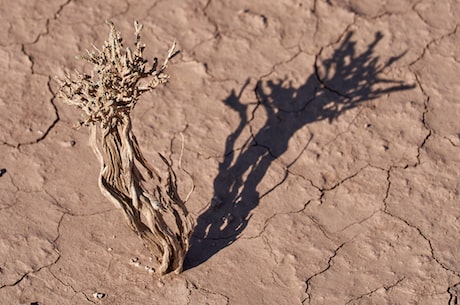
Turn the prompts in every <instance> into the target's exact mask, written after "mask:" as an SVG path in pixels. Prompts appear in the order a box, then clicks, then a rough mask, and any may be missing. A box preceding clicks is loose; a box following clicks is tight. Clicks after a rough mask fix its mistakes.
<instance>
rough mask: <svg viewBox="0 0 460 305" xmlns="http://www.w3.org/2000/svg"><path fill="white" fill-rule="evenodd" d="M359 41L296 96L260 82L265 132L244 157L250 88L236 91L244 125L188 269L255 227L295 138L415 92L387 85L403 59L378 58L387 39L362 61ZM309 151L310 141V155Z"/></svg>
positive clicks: (343, 48) (289, 88) (202, 220)
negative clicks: (269, 180)
mask: <svg viewBox="0 0 460 305" xmlns="http://www.w3.org/2000/svg"><path fill="white" fill-rule="evenodd" d="M352 36H353V32H350V33H348V35H347V36H346V37H345V38H344V40H343V42H342V43H341V45H340V46H339V47H338V48H337V49H336V50H335V51H334V53H333V55H332V56H331V57H330V58H329V59H326V60H323V61H322V66H323V69H324V71H323V73H322V77H320V76H319V73H320V72H319V71H318V70H317V69H316V70H315V73H314V74H312V75H310V76H309V77H308V78H307V80H306V81H305V83H304V84H303V85H302V86H300V87H297V88H295V87H294V86H293V85H292V83H291V82H289V81H288V80H286V79H284V80H268V81H266V83H265V87H266V88H268V90H262V89H261V87H262V86H261V82H259V83H258V84H257V86H256V88H255V92H256V94H257V96H258V101H259V102H258V105H257V107H263V109H264V110H265V112H266V121H265V123H264V125H263V127H262V128H260V130H258V131H256V132H254V131H253V133H252V134H253V136H252V137H251V138H250V139H248V140H247V142H246V143H245V144H244V146H243V147H242V149H240V150H237V149H236V147H235V143H236V140H237V139H238V138H239V137H240V136H241V134H242V132H243V130H244V128H245V127H246V126H247V124H248V122H249V120H248V116H247V113H248V111H247V107H248V105H246V104H243V103H241V101H240V98H241V95H242V92H243V91H244V90H245V89H246V87H247V85H248V83H249V81H247V82H246V84H244V86H243V87H242V88H241V90H240V92H239V93H236V92H235V90H232V92H231V93H230V95H229V96H228V97H227V98H226V99H225V100H224V101H223V102H224V103H225V104H226V105H227V106H228V107H229V108H231V109H232V110H233V111H236V112H237V113H238V114H239V116H240V123H239V125H238V126H237V127H236V129H235V130H234V131H233V132H232V133H231V134H230V135H229V136H228V137H227V139H226V142H225V152H226V155H225V157H224V160H223V161H222V162H221V163H220V164H219V172H218V175H217V176H216V178H215V179H214V197H213V199H212V200H211V201H210V204H209V206H208V208H207V209H206V210H205V211H204V212H203V213H202V214H201V215H199V217H198V219H197V224H196V228H195V231H194V234H193V237H192V244H191V248H190V250H189V252H188V254H187V258H186V261H185V268H186V269H189V268H193V267H195V266H197V265H199V264H201V263H203V262H205V261H206V260H208V259H209V258H210V257H212V256H213V255H214V254H216V253H217V252H219V251H220V250H222V249H223V248H225V247H227V246H229V245H230V244H232V243H233V242H234V241H235V240H237V238H238V236H239V235H240V234H241V233H242V232H243V230H244V229H245V228H246V226H247V225H248V222H249V220H250V218H251V215H250V212H251V211H252V210H253V209H254V208H255V207H257V205H258V204H259V201H260V198H261V195H260V194H259V193H258V191H257V186H258V184H259V183H260V182H261V181H262V179H263V177H264V175H265V173H266V172H267V170H268V168H269V167H270V165H271V164H272V162H273V161H274V160H276V159H277V158H278V157H280V156H281V155H282V154H283V153H284V152H286V151H287V149H288V142H289V139H290V138H291V137H292V136H293V135H294V133H295V132H296V131H298V130H299V129H300V128H302V127H303V126H305V125H306V124H309V123H312V122H316V121H321V120H328V121H329V122H332V121H333V120H334V119H336V118H337V117H338V116H340V115H341V114H342V113H344V112H345V111H347V110H349V109H353V108H355V107H358V106H359V105H360V104H362V103H363V102H366V101H369V100H372V99H376V98H378V97H380V96H381V95H383V94H388V93H391V92H394V91H401V90H408V89H412V88H414V86H413V85H407V84H404V82H402V81H397V80H389V79H385V78H382V77H381V74H382V72H383V70H384V69H385V68H386V67H388V66H390V65H391V64H393V63H394V62H395V61H397V60H398V59H399V58H401V57H402V56H403V55H404V54H401V55H399V56H396V57H392V58H390V59H389V60H388V62H387V63H385V64H379V57H378V56H375V55H373V53H374V49H375V47H376V46H377V44H378V42H379V41H380V40H381V39H382V37H383V36H382V34H381V33H376V35H375V39H374V40H373V42H372V43H371V44H369V45H368V47H367V50H366V51H365V52H363V53H361V54H356V42H354V41H352V39H351V38H352ZM316 67H317V65H316ZM264 91H269V93H268V94H267V93H265V92H264ZM310 140H311V138H310ZM308 143H309V140H306V143H305V148H304V149H306V147H307V146H308ZM245 174H246V175H245ZM244 176H245V179H243V177H244ZM278 185H279V184H278ZM278 185H277V186H278ZM277 186H275V187H274V188H276V187H277ZM274 188H273V189H274ZM273 189H272V190H271V191H273Z"/></svg>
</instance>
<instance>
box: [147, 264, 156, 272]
mask: <svg viewBox="0 0 460 305" xmlns="http://www.w3.org/2000/svg"><path fill="white" fill-rule="evenodd" d="M145 270H147V271H148V272H149V273H154V272H155V269H153V268H152V267H149V266H145Z"/></svg>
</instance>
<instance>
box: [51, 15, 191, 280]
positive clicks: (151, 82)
mask: <svg viewBox="0 0 460 305" xmlns="http://www.w3.org/2000/svg"><path fill="white" fill-rule="evenodd" d="M108 24H109V25H110V27H111V29H110V34H109V38H108V40H107V41H106V42H105V43H104V46H103V47H102V50H99V49H98V48H96V47H94V46H93V48H94V50H92V51H87V55H86V56H82V58H83V59H85V60H86V61H88V62H89V63H91V64H92V65H94V69H93V71H92V73H91V74H85V73H80V72H78V71H75V73H74V75H66V76H65V77H64V79H63V80H60V83H61V87H60V90H59V93H58V95H59V96H60V97H61V98H63V100H64V101H65V102H67V103H68V104H70V105H73V106H75V107H77V108H79V109H82V110H83V116H84V118H83V120H82V121H81V122H80V126H81V125H85V126H89V128H90V144H91V147H92V148H93V150H94V152H95V154H96V155H97V157H98V159H99V162H100V164H101V171H100V176H99V187H100V189H101V191H102V193H103V194H104V195H105V196H106V197H107V198H108V199H109V200H110V201H112V202H113V203H114V204H115V205H117V206H119V207H121V209H122V210H123V211H124V215H125V216H126V220H127V222H128V225H129V226H130V228H131V229H132V230H134V231H135V232H136V233H137V234H138V235H139V236H140V237H141V238H142V239H143V241H144V243H145V245H146V246H147V248H148V249H149V250H150V252H151V253H152V255H153V256H154V257H155V258H156V259H157V261H158V264H159V266H158V268H157V271H158V273H160V274H165V273H168V272H176V273H179V272H181V270H182V265H183V261H184V257H185V254H186V252H187V250H188V248H189V240H190V236H191V232H192V229H193V221H192V220H191V217H190V214H189V213H188V212H187V209H186V207H185V203H184V201H183V200H181V198H180V197H179V195H178V192H177V184H176V175H175V173H174V171H173V169H172V168H171V165H170V163H169V162H168V161H167V160H166V159H165V158H164V157H163V156H161V155H160V157H161V160H162V161H163V162H164V163H165V164H166V167H167V169H168V170H167V173H165V177H166V179H163V178H164V177H163V178H162V176H161V175H160V173H159V171H158V170H157V169H156V168H154V167H153V166H152V165H151V164H149V163H148V162H147V160H146V159H145V158H144V156H143V155H142V153H141V151H140V149H139V144H138V142H137V141H136V137H135V136H134V134H133V132H132V125H131V117H130V113H131V111H132V110H133V108H134V106H135V105H136V102H137V101H138V99H139V96H140V95H141V94H142V93H144V92H147V91H150V90H153V89H154V88H156V87H157V86H158V85H160V84H162V83H165V82H166V81H167V79H168V75H167V74H165V72H164V70H165V69H166V67H167V64H168V61H169V60H170V59H171V58H172V57H173V56H174V55H175V51H174V49H175V44H173V46H172V47H171V49H170V50H169V53H168V55H167V57H166V60H165V61H164V63H163V64H162V65H161V66H158V61H157V59H154V62H153V65H152V67H151V68H149V69H147V67H146V64H147V60H146V59H144V58H143V50H144V48H145V46H144V45H143V44H142V43H141V41H140V31H141V29H142V25H140V24H139V23H137V22H135V23H134V27H135V36H136V40H135V49H134V50H131V49H130V48H126V49H124V48H123V44H122V38H121V35H120V32H118V31H117V30H116V28H115V26H114V25H113V23H111V22H108Z"/></svg>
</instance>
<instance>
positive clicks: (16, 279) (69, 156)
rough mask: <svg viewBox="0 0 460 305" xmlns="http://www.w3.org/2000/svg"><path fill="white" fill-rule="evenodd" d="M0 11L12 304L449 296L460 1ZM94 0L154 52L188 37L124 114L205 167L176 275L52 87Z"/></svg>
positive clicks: (37, 5)
mask: <svg viewBox="0 0 460 305" xmlns="http://www.w3.org/2000/svg"><path fill="white" fill-rule="evenodd" d="M0 10H1V14H2V18H1V19H0V25H1V26H2V29H3V30H2V31H1V32H0V37H1V39H0V54H1V56H0V72H1V74H0V77H1V80H2V82H1V86H0V223H1V226H0V300H1V303H2V304H27V305H29V304H35V305H36V304H39V305H51V304H60V305H62V304H69V305H70V304H82V305H84V304H120V305H121V304H124V305H125V304H140V305H142V304H162V305H169V304H209V305H214V304H216V305H217V304H222V305H224V304H232V305H235V304H302V305H307V304H311V305H313V304H328V305H333V304H340V305H345V304H363V305H364V304H379V305H383V304H442V305H454V304H459V302H460V251H459V250H458V249H460V238H459V236H460V195H459V190H460V187H459V172H460V157H459V156H460V154H459V152H460V151H459V149H460V120H459V118H460V100H459V96H460V85H459V84H458V82H459V81H458V80H459V79H460V48H459V46H460V24H459V20H460V2H459V1H457V0H445V1H435V0H417V1H412V0H405V1H396V0H387V1H371V0H365V1H363V0H347V1H338V0H332V1H322V0H310V1H298V0H284V1H269V2H267V1H251V2H248V1H216V0H206V1H203V0H201V1H191V0H186V1H164V0H163V1H162V0H159V1H151V0H150V1H147V0H136V1H134V0H126V1H123V0H117V1H89V0H50V1H38V0H37V1H30V0H19V1H14V2H13V1H10V2H7V1H1V2H0ZM106 19H111V20H113V21H114V22H115V24H116V25H117V26H118V28H119V29H120V31H121V32H122V34H123V37H124V38H125V42H126V43H127V44H131V43H132V42H133V40H134V35H132V33H133V26H132V24H133V21H134V20H139V21H140V22H141V23H143V24H144V26H145V27H144V31H143V32H142V39H143V41H144V43H146V46H147V47H146V53H147V55H148V56H149V58H153V56H158V57H159V58H160V60H161V59H162V56H163V55H166V52H167V49H168V48H169V46H170V43H171V42H172V41H173V40H174V39H176V40H177V42H178V44H179V48H180V50H181V53H180V54H179V56H177V57H175V58H174V59H173V61H172V62H171V64H170V67H169V73H170V74H171V79H170V82H169V83H168V84H167V86H165V87H160V88H159V89H158V90H156V91H154V92H153V93H150V94H148V95H144V96H143V98H142V99H141V100H140V102H139V104H138V105H137V108H136V109H135V110H134V113H133V124H134V133H135V134H136V135H137V138H138V140H139V142H140V145H141V149H142V150H143V151H144V153H145V155H146V157H147V158H148V159H149V160H152V161H153V162H154V164H155V162H157V161H158V160H157V159H158V157H157V152H161V153H162V154H164V155H166V156H169V158H170V159H171V160H172V161H173V162H174V164H175V166H178V165H181V168H182V169H184V170H185V171H186V172H184V171H180V172H179V182H180V184H181V185H180V188H181V193H182V195H183V196H184V197H185V195H186V194H187V193H188V190H189V189H190V188H191V186H192V184H194V185H195V191H194V192H193V194H192V196H191V197H190V200H189V201H188V203H187V205H188V208H189V209H190V211H191V213H192V214H193V216H194V219H195V220H196V228H195V231H194V235H193V239H192V246H191V249H190V251H189V253H188V255H187V258H186V261H185V271H184V272H183V273H182V274H180V275H168V276H164V277H162V278H160V277H158V276H157V275H155V273H152V272H151V271H152V270H151V268H150V267H151V263H152V262H151V258H150V257H149V253H148V252H147V250H146V249H145V248H144V247H143V245H142V242H141V241H140V240H139V239H138V238H137V236H135V235H134V233H132V232H131V231H130V230H129V228H128V227H127V225H125V222H124V219H123V216H122V213H121V211H120V210H117V209H116V208H115V207H113V206H112V204H111V203H110V202H108V201H107V200H106V199H105V198H104V197H103V196H102V195H101V193H100V191H99V189H98V187H97V175H98V172H99V164H98V162H97V160H96V157H95V156H94V155H93V153H92V151H91V149H90V147H89V146H88V144H87V140H88V130H87V129H85V128H82V129H78V130H77V129H75V128H73V126H74V124H75V122H76V121H77V119H78V117H79V115H80V114H79V113H78V111H77V110H75V109H73V108H71V107H69V106H67V105H64V104H63V103H62V102H61V101H60V100H58V99H57V98H55V97H54V95H55V93H56V90H57V83H56V82H55V80H54V77H55V76H56V75H57V76H60V75H62V73H63V71H64V67H65V69H73V68H78V69H80V70H81V69H84V67H85V65H84V63H83V62H81V61H78V60H75V55H77V54H83V52H84V50H85V49H87V48H91V44H92V43H94V45H96V46H100V45H101V43H102V42H103V41H104V40H105V39H106V37H107V35H108V31H109V28H108V27H107V26H106V25H105V24H104V21H105V20H106ZM86 67H87V66H86ZM182 147H184V150H183V151H182ZM179 163H180V164H179ZM192 181H193V182H192ZM95 293H99V294H95Z"/></svg>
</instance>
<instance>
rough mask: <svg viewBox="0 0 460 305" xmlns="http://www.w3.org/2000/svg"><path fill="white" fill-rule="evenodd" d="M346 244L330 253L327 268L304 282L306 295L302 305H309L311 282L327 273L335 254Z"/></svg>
mask: <svg viewBox="0 0 460 305" xmlns="http://www.w3.org/2000/svg"><path fill="white" fill-rule="evenodd" d="M345 244H346V243H343V244H341V245H340V246H338V247H337V248H336V249H335V250H334V252H333V253H332V255H331V256H330V257H329V259H328V261H327V266H326V268H324V269H323V270H321V271H319V272H317V273H315V274H313V275H312V276H310V277H309V278H308V279H307V280H306V281H305V284H306V286H307V287H306V288H305V293H306V295H307V296H306V298H305V299H303V300H302V305H305V304H310V301H311V296H312V292H311V290H312V285H311V281H312V280H314V279H315V277H317V276H319V275H321V274H323V273H324V272H326V271H328V270H329V269H330V268H331V267H332V265H333V260H334V258H335V257H336V256H337V254H338V253H339V250H340V249H341V248H342V247H343V246H344V245H345Z"/></svg>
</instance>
